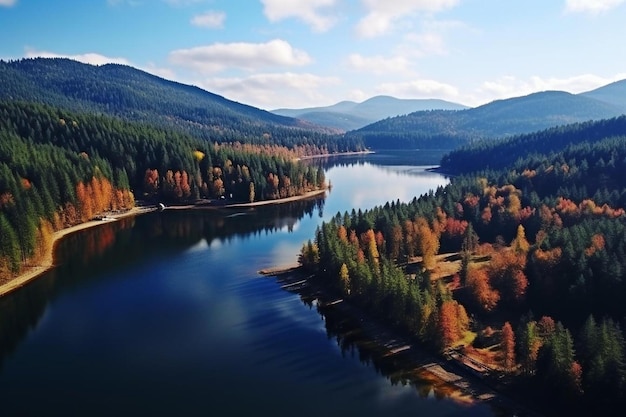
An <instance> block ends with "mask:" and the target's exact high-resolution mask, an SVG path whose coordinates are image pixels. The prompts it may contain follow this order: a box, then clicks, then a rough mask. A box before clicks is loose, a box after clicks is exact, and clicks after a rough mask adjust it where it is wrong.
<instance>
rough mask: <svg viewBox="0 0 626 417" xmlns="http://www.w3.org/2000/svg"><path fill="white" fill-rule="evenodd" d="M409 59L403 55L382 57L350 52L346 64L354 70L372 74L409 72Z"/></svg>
mask: <svg viewBox="0 0 626 417" xmlns="http://www.w3.org/2000/svg"><path fill="white" fill-rule="evenodd" d="M409 65H410V63H409V61H408V60H407V59H406V58H405V57H403V56H392V57H384V56H382V55H375V56H369V57H366V56H363V55H361V54H351V55H350V56H348V59H347V66H348V67H349V68H350V69H352V70H356V71H360V72H370V73H373V74H378V75H380V74H388V73H409V72H410V69H409Z"/></svg>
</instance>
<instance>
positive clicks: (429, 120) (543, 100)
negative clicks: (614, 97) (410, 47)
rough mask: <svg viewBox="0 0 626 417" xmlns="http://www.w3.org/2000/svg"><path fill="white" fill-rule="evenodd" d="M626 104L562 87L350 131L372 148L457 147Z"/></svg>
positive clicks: (611, 112)
mask: <svg viewBox="0 0 626 417" xmlns="http://www.w3.org/2000/svg"><path fill="white" fill-rule="evenodd" d="M624 113H625V109H624V108H623V107H621V106H618V105H616V104H613V103H607V102H604V101H601V100H598V99H595V98H592V97H586V96H582V95H573V94H569V93H565V92H561V91H548V92H541V93H534V94H530V95H528V96H524V97H516V98H511V99H506V100H497V101H494V102H491V103H488V104H485V105H483V106H479V107H476V108H472V109H467V110H458V111H444V110H434V111H422V112H415V113H411V114H409V115H406V116H399V117H393V118H389V119H385V120H381V121H379V122H377V123H373V124H371V125H369V126H366V127H364V128H362V129H359V130H355V131H353V132H349V133H348V134H347V135H346V136H348V137H356V138H360V139H362V140H363V142H364V143H365V145H366V146H367V147H369V148H372V149H402V148H419V149H454V148H456V147H458V146H462V145H466V144H468V143H472V142H474V141H477V140H481V139H488V140H494V139H497V138H502V137H507V136H512V135H519V134H523V133H530V132H534V131H538V130H543V129H547V128H550V127H554V126H560V125H565V124H571V123H577V122H586V121H589V120H600V119H608V118H612V117H617V116H619V115H622V114H624Z"/></svg>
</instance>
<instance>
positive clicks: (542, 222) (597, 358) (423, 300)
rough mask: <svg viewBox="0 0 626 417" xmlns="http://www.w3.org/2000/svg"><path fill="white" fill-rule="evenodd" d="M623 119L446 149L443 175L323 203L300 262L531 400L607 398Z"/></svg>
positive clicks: (541, 407) (623, 251) (616, 350)
mask: <svg viewBox="0 0 626 417" xmlns="http://www.w3.org/2000/svg"><path fill="white" fill-rule="evenodd" d="M625 122H626V119H625V118H624V117H620V118H615V119H611V120H605V121H601V122H589V123H583V124H574V125H571V126H567V127H561V128H558V129H552V130H548V131H543V132H540V133H537V134H532V135H522V136H518V137H514V138H510V139H508V140H505V141H503V142H500V143H493V142H491V143H480V142H479V143H476V144H474V145H470V146H467V147H465V148H461V149H459V150H457V151H454V152H452V153H450V154H449V155H448V156H446V157H444V159H443V162H442V166H441V169H443V170H446V171H447V172H449V173H454V174H455V176H453V177H452V179H451V182H450V184H449V185H447V186H446V187H440V188H438V189H437V190H434V191H433V192H431V193H429V194H428V195H423V196H420V197H416V198H415V199H413V201H410V202H400V201H395V202H393V201H392V202H388V203H387V204H385V205H384V206H383V207H376V208H374V209H372V210H367V211H361V210H359V211H354V210H353V211H352V212H351V213H348V212H346V213H343V214H342V213H337V215H336V216H335V217H334V218H333V219H332V220H331V221H329V222H326V223H324V224H323V225H322V226H321V227H320V228H319V229H318V231H317V233H316V236H315V237H314V238H313V239H312V240H309V241H308V242H307V243H306V244H304V245H303V247H302V250H301V255H300V263H301V265H302V266H303V267H304V268H307V269H309V270H311V271H312V272H314V273H315V274H316V276H317V279H319V280H320V282H322V283H323V284H324V285H326V286H327V287H329V288H333V289H334V291H335V292H336V293H337V294H338V295H340V296H341V297H343V298H344V299H345V300H347V301H348V302H350V303H354V304H355V305H358V306H359V307H361V308H362V309H364V310H365V311H367V312H368V314H371V315H372V316H374V317H378V318H384V319H385V320H386V322H387V323H388V325H390V326H392V327H393V328H395V329H397V330H399V331H401V332H403V333H404V334H406V335H408V336H410V337H411V338H413V339H414V340H415V341H416V342H417V343H420V344H422V345H426V346H430V347H431V349H433V350H434V351H436V352H439V353H441V354H443V355H445V356H446V357H455V358H457V359H460V361H461V362H462V363H464V364H466V365H467V366H468V367H471V368H472V369H473V370H474V371H475V372H477V373H479V374H482V375H483V377H485V378H487V377H488V375H489V378H491V380H492V382H494V383H497V384H498V385H499V386H501V387H502V389H503V390H504V391H506V392H507V394H509V395H510V396H512V397H519V398H522V399H523V401H524V403H526V404H533V405H534V406H535V407H537V408H538V411H541V412H545V413H550V414H552V413H556V414H559V415H562V413H564V412H568V411H580V410H596V411H597V410H615V409H620V407H623V406H624V400H625V397H624V382H625V376H626V374H625V368H624V354H625V343H624V336H623V332H622V328H623V319H624V317H625V315H626V307H625V306H624V303H623V297H624V294H626V287H625V284H624V283H625V282H626V280H625V279H624V278H625V276H624V274H625V271H626V241H625V240H624V236H626V216H625V212H624V207H625V205H626V182H625V181H626V180H625V179H624V176H623V175H622V174H621V173H622V172H624V170H625V169H626V136H624V132H626V130H625V129H624V123H625ZM565 137H567V138H568V141H567V144H565V143H564V141H563V140H562V138H565ZM512 149H516V150H519V152H516V153H513V151H512ZM522 150H525V151H522ZM509 152H511V153H509ZM478 155H480V157H478ZM507 155H510V157H509V160H511V163H509V164H506V163H503V162H502V161H503V160H505V161H506V160H507ZM513 155H516V156H518V158H514V157H513ZM477 162H478V163H477ZM478 165H480V169H479V167H478ZM503 381H506V383H505V384H502V382H503Z"/></svg>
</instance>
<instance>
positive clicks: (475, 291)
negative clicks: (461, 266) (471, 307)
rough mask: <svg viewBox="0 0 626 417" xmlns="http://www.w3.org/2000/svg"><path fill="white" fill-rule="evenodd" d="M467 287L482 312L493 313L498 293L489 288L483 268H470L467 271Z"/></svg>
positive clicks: (498, 296) (498, 298) (487, 278)
mask: <svg viewBox="0 0 626 417" xmlns="http://www.w3.org/2000/svg"><path fill="white" fill-rule="evenodd" d="M467 287H468V288H469V290H470V293H471V294H472V296H473V298H474V300H475V302H476V304H478V306H480V307H481V308H482V309H483V310H484V311H487V312H489V311H493V310H494V309H495V308H496V305H497V304H498V301H500V293H499V292H498V291H497V290H495V289H493V288H492V287H491V284H490V283H489V276H488V275H487V271H486V270H485V269H484V268H470V269H469V270H468V274H467Z"/></svg>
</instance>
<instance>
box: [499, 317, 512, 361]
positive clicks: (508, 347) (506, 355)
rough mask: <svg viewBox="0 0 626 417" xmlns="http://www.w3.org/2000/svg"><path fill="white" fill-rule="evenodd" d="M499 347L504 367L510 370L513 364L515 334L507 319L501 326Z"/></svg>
mask: <svg viewBox="0 0 626 417" xmlns="http://www.w3.org/2000/svg"><path fill="white" fill-rule="evenodd" d="M500 348H501V351H502V356H503V364H504V368H505V369H506V370H507V371H510V370H512V369H513V367H514V366H515V334H514V333H513V328H512V327H511V323H509V322H508V321H507V322H505V323H504V325H503V326H502V333H501V341H500Z"/></svg>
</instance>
